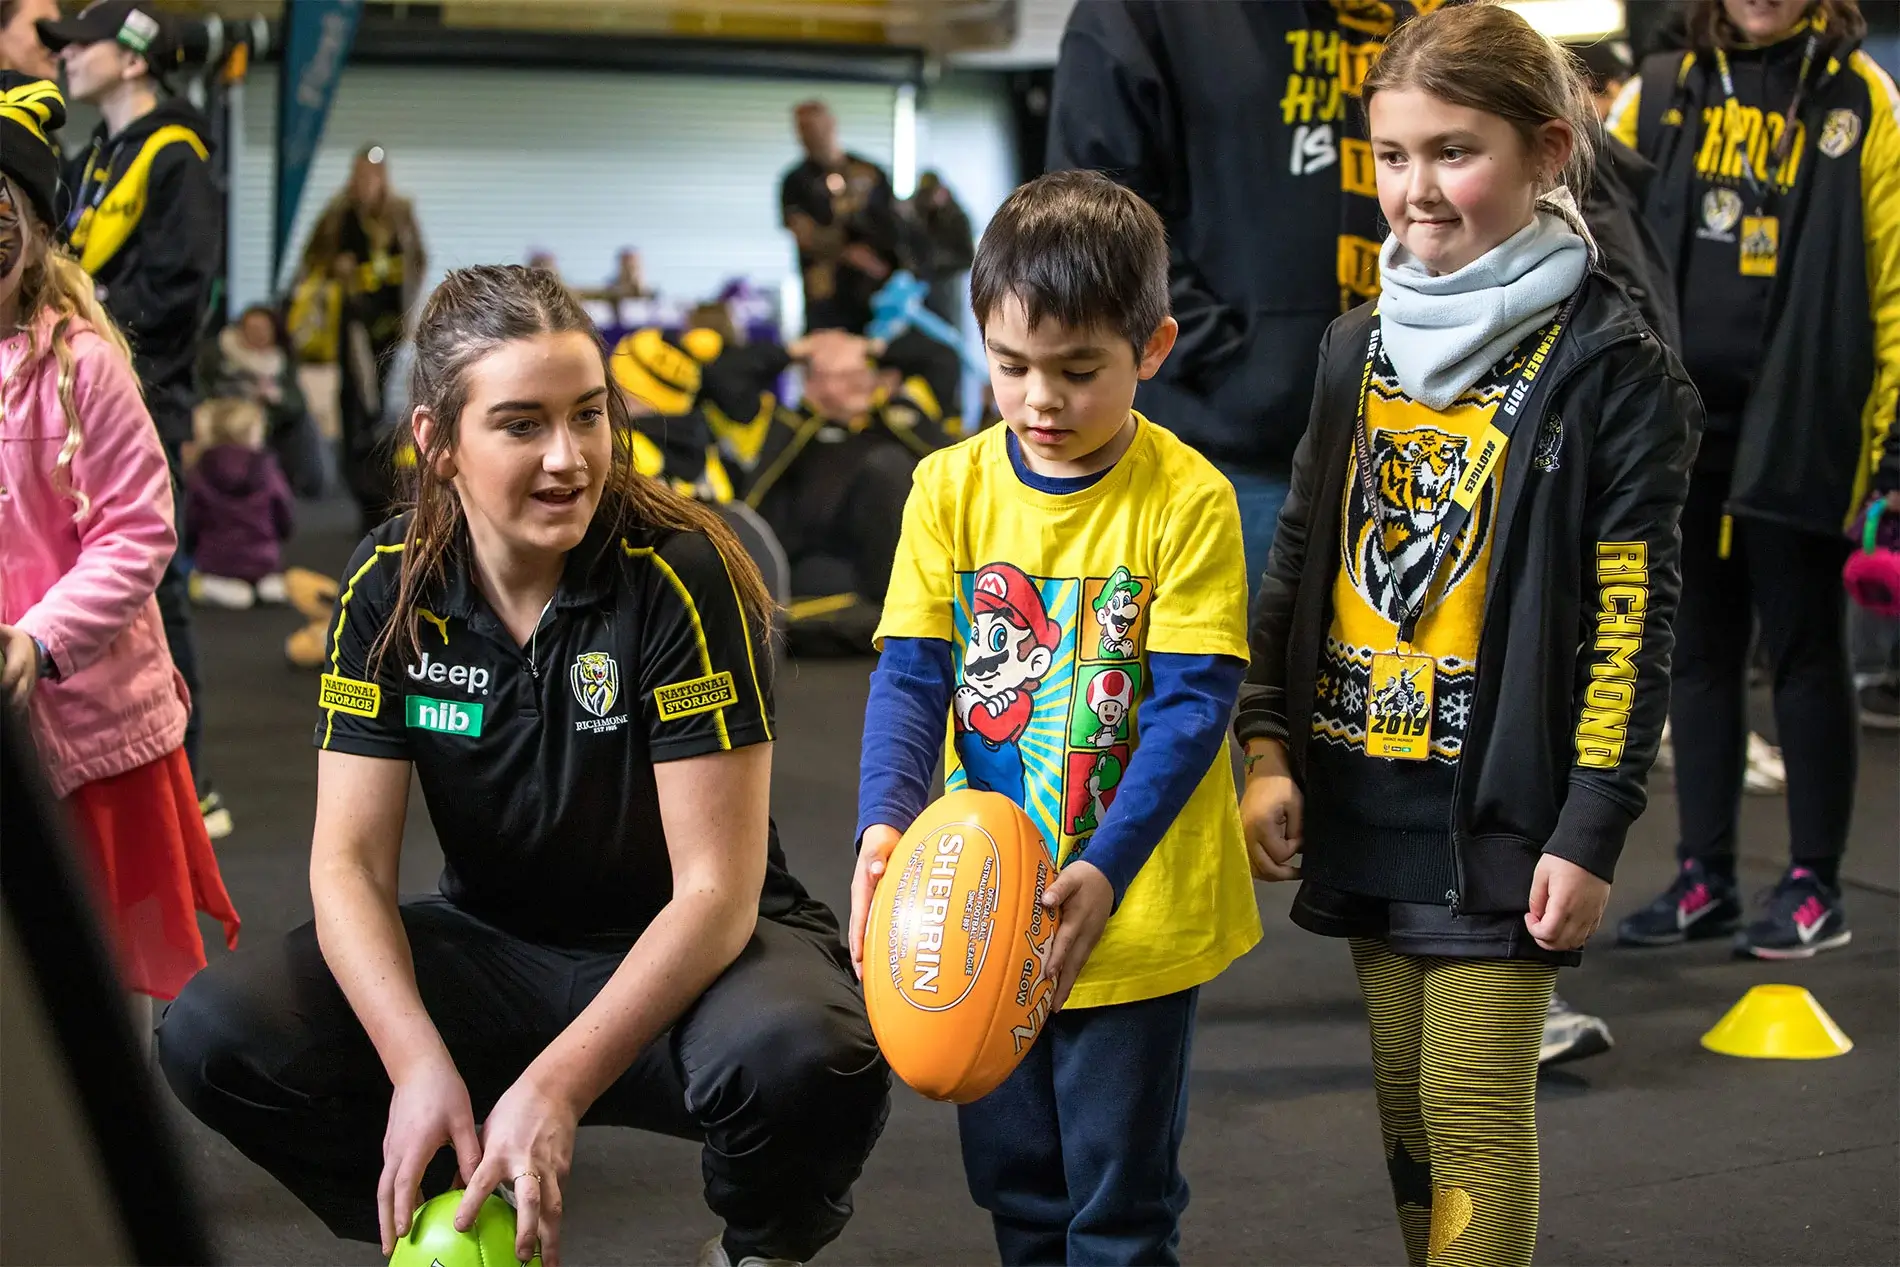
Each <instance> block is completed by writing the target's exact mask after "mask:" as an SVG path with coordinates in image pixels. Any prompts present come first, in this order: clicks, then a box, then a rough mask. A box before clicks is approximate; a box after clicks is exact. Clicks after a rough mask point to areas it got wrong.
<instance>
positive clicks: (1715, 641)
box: [1669, 466, 1859, 883]
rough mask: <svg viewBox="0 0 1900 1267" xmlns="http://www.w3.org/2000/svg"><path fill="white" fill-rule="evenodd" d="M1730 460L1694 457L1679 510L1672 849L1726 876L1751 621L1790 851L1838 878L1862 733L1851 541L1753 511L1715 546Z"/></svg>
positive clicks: (1744, 732)
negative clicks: (1848, 565) (1852, 634)
mask: <svg viewBox="0 0 1900 1267" xmlns="http://www.w3.org/2000/svg"><path fill="white" fill-rule="evenodd" d="M1728 483H1729V475H1728V472H1727V470H1726V469H1724V468H1721V467H1719V466H1718V467H1715V468H1713V469H1705V468H1703V467H1700V466H1699V467H1698V468H1697V470H1696V472H1695V474H1694V476H1693V477H1692V479H1691V480H1690V484H1689V497H1688V501H1687V502H1685V503H1684V505H1683V510H1682V598H1681V601H1680V604H1679V606H1678V609H1677V612H1676V652H1675V661H1674V668H1673V671H1672V674H1671V691H1670V699H1669V721H1670V732H1671V734H1672V735H1673V737H1674V745H1675V763H1676V798H1677V805H1678V813H1679V816H1680V823H1681V828H1682V838H1681V843H1680V844H1679V845H1678V847H1677V849H1678V854H1679V856H1680V857H1682V858H1683V859H1685V860H1686V859H1690V858H1694V859H1697V860H1699V861H1701V862H1702V863H1703V864H1704V865H1705V866H1708V867H1709V868H1711V869H1712V870H1715V871H1717V872H1718V873H1721V874H1725V875H1733V874H1734V869H1735V847H1736V822H1737V820H1738V818H1739V817H1740V814H1741V799H1742V780H1743V777H1744V775H1745V773H1746V769H1747V762H1748V711H1747V709H1748V655H1749V644H1750V641H1751V633H1752V632H1753V630H1754V628H1755V621H1756V618H1757V617H1759V619H1760V629H1761V645H1762V649H1763V651H1764V652H1766V654H1767V659H1768V663H1769V667H1770V672H1771V674H1772V679H1773V683H1774V705H1775V726H1776V731H1777V735H1776V737H1777V738H1778V739H1779V740H1780V743H1781V755H1782V760H1783V761H1784V763H1785V764H1786V765H1787V768H1788V829H1789V854H1790V857H1791V860H1792V861H1793V862H1794V863H1795V864H1796V865H1799V866H1806V867H1809V868H1811V869H1813V870H1815V871H1816V872H1818V873H1820V874H1821V875H1822V876H1823V878H1825V879H1827V880H1828V881H1829V882H1830V883H1831V882H1832V881H1833V877H1834V875H1835V873H1836V872H1837V871H1838V869H1839V865H1840V856H1841V854H1842V852H1843V851H1844V850H1845V849H1846V848H1847V829H1848V824H1849V821H1850V819H1851V818H1852V816H1853V812H1854V779H1855V774H1856V770H1857V764H1858V762H1857V756H1858V751H1859V730H1858V725H1857V714H1856V705H1855V698H1854V679H1853V672H1852V669H1851V667H1850V663H1849V658H1848V644H1847V596H1846V593H1845V591H1844V590H1843V589H1842V586H1841V567H1842V566H1843V564H1845V562H1846V560H1847V550H1848V545H1847V542H1846V540H1845V538H1840V537H1827V536H1822V535H1819V534H1815V533H1807V532H1800V531H1797V530H1795V529H1792V528H1787V527H1783V526H1780V525H1777V524H1772V523H1766V522H1764V521H1762V520H1758V519H1744V518H1739V517H1738V518H1736V519H1735V520H1734V521H1733V523H1732V528H1731V533H1730V543H1729V553H1728V557H1727V558H1722V557H1721V554H1720V545H1721V532H1722V513H1723V511H1722V504H1723V501H1724V498H1725V497H1726V495H1727V492H1728Z"/></svg>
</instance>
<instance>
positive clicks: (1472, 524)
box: [1346, 427, 1492, 624]
mask: <svg viewBox="0 0 1900 1267" xmlns="http://www.w3.org/2000/svg"><path fill="white" fill-rule="evenodd" d="M1468 450H1469V442H1468V441H1467V440H1466V439H1465V438H1464V437H1463V436H1458V435H1453V434H1451V433H1450V432H1446V431H1440V430H1438V429H1437V428H1436V427H1414V428H1412V429H1410V430H1406V431H1379V432H1375V433H1374V434H1373V436H1372V459H1373V463H1374V466H1375V468H1376V474H1377V477H1378V478H1377V480H1376V481H1375V482H1376V484H1377V486H1378V490H1379V500H1380V502H1381V503H1382V504H1381V507H1380V517H1379V519H1375V518H1374V517H1373V516H1372V515H1371V514H1370V513H1368V511H1369V509H1370V508H1369V507H1367V506H1366V505H1365V498H1364V496H1363V493H1362V492H1361V490H1360V481H1359V479H1358V478H1357V477H1356V476H1355V477H1354V478H1353V479H1351V480H1349V481H1348V484H1347V489H1346V534H1347V535H1346V540H1347V541H1348V542H1349V543H1350V544H1351V552H1350V555H1349V556H1348V558H1347V561H1346V571H1347V577H1348V579H1349V580H1350V581H1351V582H1352V587H1353V588H1354V589H1355V590H1357V591H1358V592H1359V596H1360V597H1361V598H1363V599H1365V601H1366V604H1367V605H1368V606H1369V607H1371V608H1372V609H1373V610H1374V611H1376V612H1378V613H1379V614H1380V615H1381V616H1383V617H1384V618H1385V619H1387V620H1389V621H1391V622H1392V623H1394V624H1397V623H1398V622H1399V618H1400V617H1401V616H1402V615H1403V614H1404V612H1405V610H1406V609H1407V608H1421V607H1422V606H1423V601H1424V597H1425V591H1426V589H1427V587H1428V586H1430V584H1431V580H1432V573H1431V564H1432V557H1433V555H1434V554H1435V553H1436V551H1437V549H1438V542H1439V534H1440V529H1441V528H1442V527H1443V525H1444V522H1445V516H1446V515H1448V514H1449V513H1451V508H1452V504H1453V503H1452V491H1453V490H1454V489H1456V488H1457V487H1458V482H1459V480H1461V479H1463V478H1464V476H1465V473H1466V471H1467V470H1468V469H1469V467H1470V462H1471V457H1470V453H1469V451H1468ZM1491 505H1492V498H1491V496H1490V490H1489V489H1487V490H1486V493H1485V494H1483V495H1481V496H1480V497H1479V498H1478V501H1477V503H1476V505H1474V506H1473V507H1472V515H1471V518H1470V519H1469V520H1468V521H1467V522H1466V524H1465V527H1464V529H1463V530H1462V531H1461V532H1460V533H1459V534H1458V541H1457V542H1456V544H1454V545H1453V547H1452V549H1451V553H1450V556H1449V559H1448V564H1449V566H1448V569H1447V571H1448V575H1447V576H1446V578H1445V586H1444V593H1443V596H1449V595H1450V594H1451V593H1452V591H1453V590H1455V589H1457V587H1458V585H1459V583H1460V582H1462V581H1463V580H1464V578H1465V576H1466V574H1467V573H1469V572H1470V570H1471V568H1472V565H1473V564H1474V563H1476V562H1477V559H1478V554H1479V551H1478V549H1477V543H1478V542H1481V541H1483V540H1484V533H1485V531H1486V530H1487V526H1488V525H1487V522H1486V521H1488V520H1489V518H1490V515H1491ZM1381 521H1383V522H1381ZM1375 532H1378V533H1382V537H1383V542H1384V545H1385V549H1384V550H1383V551H1381V550H1379V549H1377V548H1376V547H1375V545H1374V540H1373V534H1374V533H1375ZM1441 599H1442V596H1441Z"/></svg>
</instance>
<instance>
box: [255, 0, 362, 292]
mask: <svg viewBox="0 0 1900 1267" xmlns="http://www.w3.org/2000/svg"><path fill="white" fill-rule="evenodd" d="M362 16H363V0H289V2H288V3H287V4H286V5H285V6H284V26H283V30H284V60H283V65H282V66H281V68H280V69H279V72H278V79H277V83H278V90H277V206H276V210H277V237H276V239H275V244H274V249H273V251H272V254H271V280H272V282H273V284H274V283H275V282H276V281H277V280H278V278H279V276H280V274H281V273H282V270H283V263H284V255H285V254H286V253H287V252H288V251H289V250H290V247H291V242H290V231H291V228H292V226H293V225H295V223H296V221H297V207H298V206H299V204H301V203H302V202H303V187H304V183H305V182H306V181H307V180H309V178H310V163H311V160H312V159H314V158H315V157H316V154H317V143H318V142H319V141H321V140H322V139H323V125H324V122H325V121H326V120H327V119H328V118H329V117H330V102H331V101H332V100H333V99H334V98H335V96H336V84H337V80H339V79H341V78H342V77H343V65H344V63H345V62H347V61H349V58H350V45H351V44H352V43H354V42H355V40H356V24H357V22H358V21H360V20H361V19H362Z"/></svg>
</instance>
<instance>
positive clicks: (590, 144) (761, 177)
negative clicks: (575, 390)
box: [230, 66, 1007, 307]
mask: <svg viewBox="0 0 1900 1267" xmlns="http://www.w3.org/2000/svg"><path fill="white" fill-rule="evenodd" d="M808 97H822V98H824V99H825V100H826V101H828V102H830V103H831V107H832V109H833V110H834V111H835V112H836V114H837V115H838V119H839V126H840V134H841V137H842V139H843V141H844V143H845V145H846V146H847V147H848V148H850V149H852V150H854V151H856V152H857V153H861V154H863V155H865V156H866V157H867V158H871V159H874V160H876V161H877V162H879V163H883V164H888V163H889V161H890V158H891V147H892V116H893V110H894V105H895V100H896V90H895V88H893V87H891V86H888V85H875V84H854V83H814V82H810V81H795V80H776V79H739V78H712V77H701V76H687V75H647V74H639V75H636V74H615V73H604V72H594V71H574V72H564V73H551V72H548V71H516V70H488V69H473V68H466V69H465V68H456V69H440V68H404V67H385V66H358V67H352V68H351V69H349V70H347V71H346V72H345V73H344V76H343V79H342V82H341V84H340V85H339V86H338V90H337V98H336V104H335V107H334V108H333V110H332V112H331V116H330V122H329V126H328V128H327V129H326V131H325V133H324V138H323V144H322V147H321V149H320V150H319V152H318V155H317V159H316V162H315V163H314V164H313V165H312V168H311V173H310V181H309V184H308V186H307V189H306V192H305V195H304V199H303V205H302V208H301V210H300V213H299V215H298V218H297V227H296V230H295V232H294V233H293V235H292V240H291V248H290V249H291V251H292V252H293V253H294V252H296V251H298V250H301V249H302V246H303V242H304V240H305V238H306V237H307V236H308V234H309V232H310V226H311V224H312V223H313V222H314V221H315V219H316V217H317V215H318V214H320V212H321V211H322V208H323V205H324V203H325V202H326V201H327V200H328V199H329V197H330V195H331V194H332V193H333V192H334V191H335V190H336V189H337V188H339V187H340V186H341V185H342V183H343V182H344V181H345V180H346V179H347V177H348V173H349V168H350V162H351V159H352V158H353V157H354V155H355V153H356V151H357V150H358V149H360V148H361V147H362V146H364V145H366V144H370V143H375V144H379V145H382V146H384V147H385V148H386V149H387V150H388V151H389V161H390V173H391V176H392V177H393V181H394V185H395V187H396V189H397V190H398V191H399V192H400V193H402V194H403V195H405V196H407V197H409V198H411V199H413V200H414V202H415V204H416V211H417V214H418V216H419V218H420V220H421V223H422V231H423V234H424V237H425V239H426V240H427V244H428V248H429V260H430V270H431V274H432V276H431V278H430V280H431V281H432V282H433V281H434V280H435V279H438V278H440V277H441V275H442V273H443V272H444V271H445V270H447V269H449V268H454V267H458V266H462V265H468V264H481V263H519V262H523V261H525V260H526V258H527V256H528V255H529V253H531V252H533V251H537V250H545V251H549V252H552V253H553V255H554V256H555V258H556V260H557V261H558V263H559V265H560V268H561V272H562V274H563V276H565V277H566V278H567V279H568V281H569V282H571V283H573V284H575V285H578V286H588V285H593V284H598V283H601V282H605V281H606V280H607V278H608V277H609V276H610V275H611V274H612V273H613V271H614V262H615V258H616V256H617V254H618V253H619V251H620V250H621V248H622V247H628V246H631V247H635V248H637V249H638V250H639V251H640V255H641V261H642V263H643V265H644V268H645V273H646V278H647V281H648V284H649V285H651V286H654V287H656V288H658V289H659V290H661V291H662V292H663V293H665V294H666V295H668V296H671V297H674V298H678V299H682V300H686V301H691V300H693V299H696V298H699V297H701V296H705V295H710V294H711V293H713V292H714V291H716V290H717V288H718V287H719V286H720V285H721V284H722V283H724V282H726V281H727V280H730V279H731V278H733V277H745V278H747V279H749V280H751V281H752V282H754V283H755V284H757V285H760V286H761V287H762V288H765V289H773V288H775V287H776V286H777V285H779V284H780V283H781V282H782V281H783V279H785V278H787V277H790V276H791V275H792V274H793V259H792V244H791V239H790V236H789V235H788V234H786V233H785V232H784V230H783V229H782V228H781V227H780V224H779V210H778V181H779V177H780V175H781V173H782V172H783V171H784V170H785V168H786V167H788V166H789V165H791V164H792V163H793V162H795V161H796V160H797V159H798V157H799V151H798V146H797V142H796V140H795V138H794V136H793V132H792V122H791V109H792V107H793V105H794V104H796V103H797V102H799V101H802V100H804V99H806V98H808ZM276 105H277V81H276V73H275V69H274V68H270V67H265V68H260V69H259V70H258V71H256V72H255V73H253V74H252V76H251V78H250V82H249V83H248V84H247V85H246V86H245V88H244V90H243V98H242V102H241V105H240V106H239V107H238V114H239V118H238V119H237V120H235V122H236V127H235V128H234V134H235V136H236V144H237V147H238V148H237V152H236V153H235V154H234V155H233V173H232V192H231V204H232V206H231V210H232V214H231V225H230V228H231V239H230V240H231V244H232V245H231V276H230V298H231V302H232V304H233V305H234V306H236V307H241V306H242V305H244V304H246V303H250V302H254V301H257V300H260V299H264V298H266V297H268V296H270V295H271V294H272V293H273V291H274V289H275V287H273V286H272V284H271V278H270V276H269V272H270V242H271V232H272V214H273V213H272V208H271V198H272V181H273V179H274V161H275V160H274V157H273V148H274V144H275V127H276ZM1005 135H1007V134H1006V133H1005ZM972 210H973V211H974V210H975V208H972Z"/></svg>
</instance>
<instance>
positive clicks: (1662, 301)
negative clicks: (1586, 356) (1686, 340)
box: [1583, 136, 1682, 354]
mask: <svg viewBox="0 0 1900 1267" xmlns="http://www.w3.org/2000/svg"><path fill="white" fill-rule="evenodd" d="M1655 177H1656V169H1655V167H1654V166H1652V165H1651V164H1650V162H1649V160H1648V159H1646V158H1644V157H1643V156H1642V155H1641V154H1638V153H1637V152H1636V151H1635V150H1633V149H1631V148H1630V147H1629V146H1627V145H1625V144H1623V143H1622V142H1621V141H1619V140H1617V139H1616V138H1615V137H1613V136H1605V137H1604V138H1603V139H1602V140H1601V141H1600V142H1599V143H1598V145H1597V156H1596V171H1595V173H1594V179H1592V180H1591V182H1590V192H1589V194H1588V195H1587V196H1586V197H1585V198H1584V202H1583V218H1584V222H1585V223H1586V224H1588V225H1589V226H1590V235H1591V236H1592V237H1594V238H1595V239H1596V240H1597V250H1598V252H1599V253H1600V255H1599V259H1598V262H1599V264H1600V265H1601V266H1602V268H1603V271H1604V272H1606V273H1608V274H1609V275H1610V276H1611V277H1612V278H1614V279H1615V280H1616V283H1617V285H1619V286H1621V287H1622V288H1623V289H1624V290H1626V291H1628V292H1629V296H1630V298H1631V299H1633V300H1635V301H1636V307H1637V309H1638V310H1639V311H1641V312H1642V314H1643V320H1645V321H1647V322H1649V328H1650V329H1651V330H1654V331H1655V332H1656V333H1657V334H1659V335H1661V336H1662V341H1663V342H1664V343H1666V344H1668V345H1669V347H1670V349H1671V350H1674V351H1676V352H1677V353H1678V354H1680V350H1681V348H1682V320H1681V317H1680V315H1679V309H1678V308H1677V306H1676V279H1675V273H1674V271H1673V270H1672V269H1671V268H1670V265H1669V256H1668V255H1667V254H1666V253H1665V252H1664V251H1663V249H1662V243H1660V242H1658V241H1657V240H1656V234H1655V232H1654V231H1653V230H1652V229H1651V228H1650V227H1649V222H1648V221H1647V220H1645V219H1643V200H1644V199H1645V198H1646V197H1648V195H1649V186H1650V182H1651V181H1653V180H1654V179H1655Z"/></svg>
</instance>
